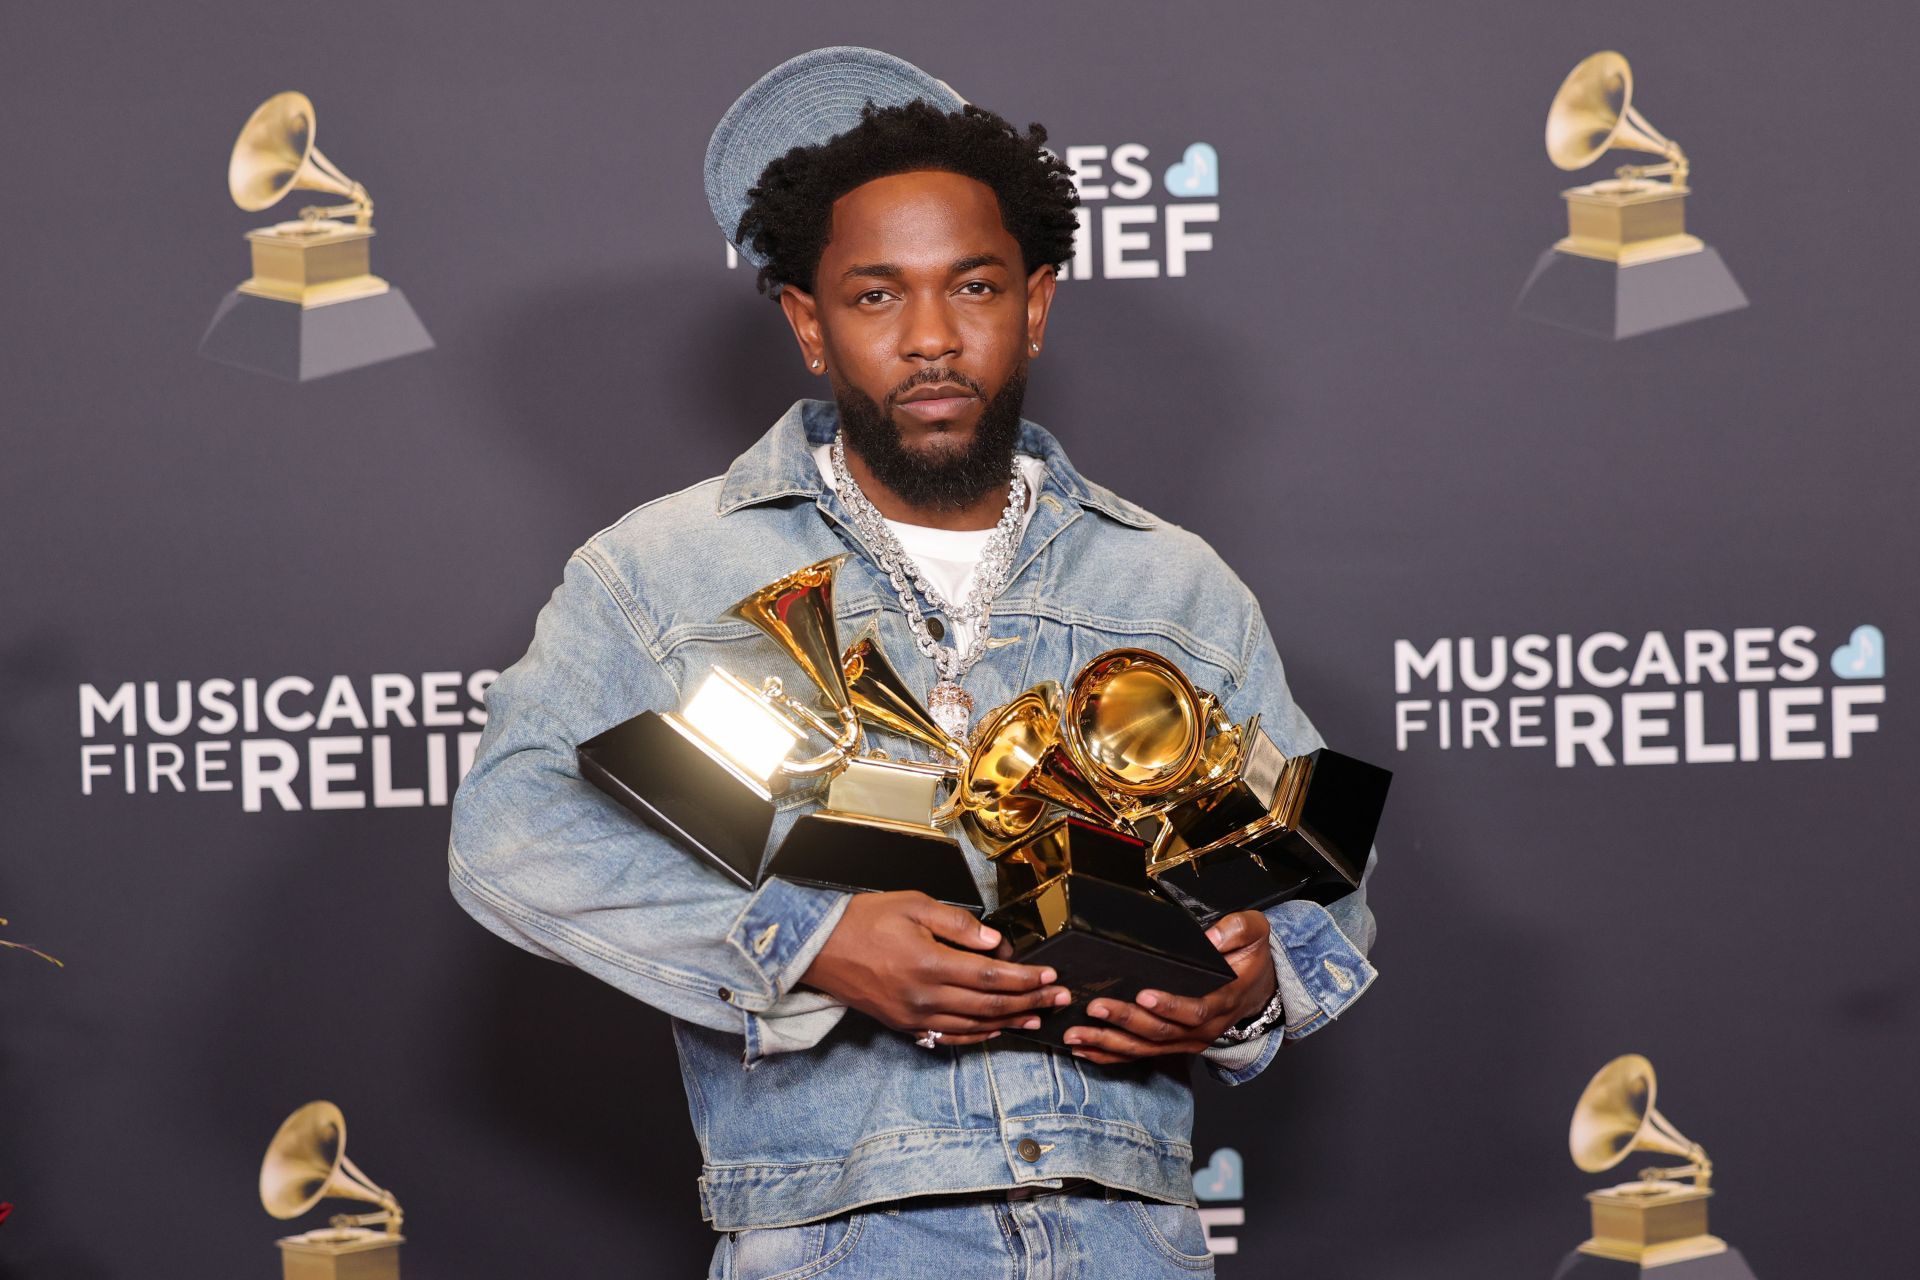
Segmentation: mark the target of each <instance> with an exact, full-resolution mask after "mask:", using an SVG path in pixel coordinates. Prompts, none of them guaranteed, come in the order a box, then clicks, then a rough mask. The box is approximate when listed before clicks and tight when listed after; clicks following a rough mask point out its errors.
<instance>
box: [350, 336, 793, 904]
mask: <svg viewBox="0 0 1920 1280" xmlns="http://www.w3.org/2000/svg"><path fill="white" fill-rule="evenodd" d="M340 305H342V306H345V305H346V304H345V303H342V304H340ZM579 761H580V776H582V777H583V778H585V779H586V780H587V781H589V782H591V783H593V785H594V786H596V787H599V788H600V789H601V790H602V791H604V792H606V793H607V794H608V795H610V796H612V797H613V798H614V799H615V800H617V801H619V802H620V803H621V804H622V805H623V806H625V807H626V808H627V809H629V810H631V811H632V812H633V813H634V814H635V815H636V816H637V817H639V818H640V819H641V820H642V821H644V822H646V823H647V825H649V826H651V827H653V828H654V829H656V830H658V831H659V832H661V833H662V834H663V835H666V836H669V837H671V838H673V839H674V840H677V841H679V842H680V844H682V845H684V846H685V847H686V848H688V849H690V850H692V851H693V852H694V853H696V854H698V855H699V856H700V857H702V858H703V859H705V860H706V861H707V862H708V863H710V864H712V865H713V867H714V868H715V869H717V870H719V871H720V872H722V873H723V874H725V875H726V876H727V877H728V878H730V879H732V880H734V881H736V882H737V883H739V884H742V885H745V886H746V887H747V888H749V889H750V888H752V887H753V886H754V884H755V883H756V882H758V880H759V878H760V860H761V858H763V857H764V856H766V851H767V838H768V836H769V835H771V834H772V832H773V801H772V800H769V799H764V798H762V797H761V796H759V795H756V794H754V792H753V790H752V789H751V788H750V787H749V786H748V784H747V783H745V782H743V781H741V780H740V779H739V778H738V777H736V776H735V775H734V774H733V773H732V772H730V771H729V770H728V769H727V767H726V766H725V765H723V764H721V763H720V762H719V761H718V760H715V759H714V758H713V757H712V756H710V755H708V754H707V753H706V752H705V751H703V750H701V749H700V748H699V747H697V746H695V745H694V743H693V741H692V740H691V739H689V738H688V737H687V736H686V735H685V734H683V733H681V732H680V731H679V730H678V729H675V728H674V727H673V726H672V725H671V724H669V723H667V721H666V718H665V717H663V716H661V715H660V714H659V713H657V712H653V711H642V712H641V713H640V714H639V715H637V716H635V717H634V718H633V719H631V720H626V721H622V722H621V723H620V724H617V725H615V726H613V728H611V729H608V730H607V731H606V732H605V733H602V734H599V735H597V736H595V737H592V738H589V739H587V741H585V742H583V743H581V744H580V749H579Z"/></svg>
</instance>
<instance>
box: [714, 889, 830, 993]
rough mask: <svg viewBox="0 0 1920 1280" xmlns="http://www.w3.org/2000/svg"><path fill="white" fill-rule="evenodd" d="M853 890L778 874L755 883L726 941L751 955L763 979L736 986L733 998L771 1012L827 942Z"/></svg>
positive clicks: (754, 969)
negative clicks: (754, 986) (753, 986)
mask: <svg viewBox="0 0 1920 1280" xmlns="http://www.w3.org/2000/svg"><path fill="white" fill-rule="evenodd" d="M852 896H853V895H851V894H849V893H845V892H842V891H839V890H835V889H814V888H809V887H808V886H806V885H799V884H794V883H792V882H790V881H787V880H781V879H778V878H777V877H776V878H772V879H769V880H767V881H765V882H764V883H763V884H761V886H760V887H759V888H758V889H755V890H754V891H753V894H752V895H751V896H750V897H748V899H747V905H746V906H745V907H744V908H742V909H741V912H740V915H739V917H738V918H737V919H736V920H734V922H733V928H732V929H730V930H728V932H727V941H728V942H730V943H732V944H733V946H734V947H735V948H737V949H738V950H739V952H740V954H741V955H743V956H745V957H746V959H747V965H748V967H749V968H750V969H751V970H752V972H753V973H755V974H756V975H757V976H758V977H759V979H760V990H758V991H736V992H734V993H733V994H732V997H731V998H732V1002H733V1004H734V1005H735V1006H736V1007H738V1008H740V1009H743V1010H745V1011H747V1012H748V1013H767V1012H769V1011H770V1010H771V1009H772V1008H773V1006H774V1004H775V1002H776V1001H778V1000H779V999H780V997H782V996H784V995H786V994H787V993H788V992H789V991H791V990H793V987H794V984H795V983H797V982H799V981H800V977H801V975H802V974H804V973H806V971H807V967H808V966H809V965H811V964H812V963H813V960H814V957H815V956H817V955H819V954H820V949H821V948H822V947H824V946H826V945H827V938H828V937H829V936H831V935H832V933H833V929H834V926H835V925H837V924H839V923H840V915H841V913H842V912H844V911H845V910H846V909H847V901H848V899H849V898H851V897H852Z"/></svg>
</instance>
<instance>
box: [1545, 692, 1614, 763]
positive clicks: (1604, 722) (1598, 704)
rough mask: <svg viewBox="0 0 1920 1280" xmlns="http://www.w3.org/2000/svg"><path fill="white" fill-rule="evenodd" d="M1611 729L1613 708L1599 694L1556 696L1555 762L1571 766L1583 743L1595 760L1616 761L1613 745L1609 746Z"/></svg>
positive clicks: (1554, 727)
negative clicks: (1608, 740) (1608, 738)
mask: <svg viewBox="0 0 1920 1280" xmlns="http://www.w3.org/2000/svg"><path fill="white" fill-rule="evenodd" d="M1582 717H1585V718H1584V719H1582ZM1611 732H1613V708H1612V707H1611V706H1609V705H1608V703H1607V700H1606V699H1605V698H1603V697H1601V696H1600V695H1599V694H1595V693H1568V694H1562V695H1561V696H1560V697H1558V698H1555V699H1554V700H1553V763H1554V764H1555V765H1557V766H1558V767H1560V768H1562V769H1571V768H1572V767H1573V766H1574V763H1575V760H1574V752H1575V750H1576V749H1577V748H1579V747H1585V748H1586V749H1587V754H1588V756H1590V757H1592V759H1593V762H1594V763H1595V764H1612V763H1613V749H1612V748H1611V747H1609V746H1607V735H1608V734H1609V733H1611Z"/></svg>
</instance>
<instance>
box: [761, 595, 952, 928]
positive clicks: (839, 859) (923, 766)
mask: <svg viewBox="0 0 1920 1280" xmlns="http://www.w3.org/2000/svg"><path fill="white" fill-rule="evenodd" d="M844 559H845V557H836V558H834V559H833V560H830V561H824V562H822V564H820V565H813V566H809V567H808V568H807V569H804V570H801V575H818V574H820V573H822V572H824V576H825V578H826V581H825V582H824V583H823V584H821V585H820V587H819V589H820V590H826V589H827V588H829V587H830V586H831V579H832V576H833V574H834V573H835V572H836V571H837V570H838V569H839V567H840V564H841V563H842V562H843V561H844ZM763 596H764V593H756V594H755V596H753V597H749V599H748V600H747V601H746V602H743V604H742V605H741V606H739V607H737V608H736V609H735V611H734V612H735V614H736V616H742V617H746V618H747V619H748V620H749V621H752V622H754V623H755V624H756V625H758V626H760V627H761V629H762V630H764V631H767V632H768V634H770V635H772V636H774V638H775V640H776V641H777V642H779V643H780V644H781V645H782V647H784V648H786V649H787V650H788V652H789V654H790V655H791V656H793V658H794V659H795V661H796V662H798V663H799V664H800V666H801V669H802V670H805V671H806V672H807V673H808V675H809V676H812V675H813V674H814V673H815V672H816V671H824V670H825V664H826V663H827V656H828V654H830V653H832V649H831V646H832V645H833V644H835V643H837V633H836V631H835V629H834V624H833V614H832V611H831V607H830V603H829V608H828V610H827V611H826V613H825V614H824V616H823V620H822V621H821V622H820V624H819V625H817V626H813V627H799V626H792V625H787V624H788V621H789V620H790V619H791V617H792V610H791V609H790V608H788V607H787V606H786V605H785V603H784V601H783V600H781V599H780V598H778V597H775V598H773V599H765V598H763ZM828 599H829V602H830V597H828ZM831 666H832V672H833V675H834V676H837V677H838V679H830V678H822V679H818V680H816V683H817V684H818V685H819V687H820V690H821V694H822V696H823V697H824V698H825V700H826V701H827V703H828V705H829V706H831V707H833V709H834V710H835V711H836V713H838V714H840V715H841V716H843V717H844V716H847V715H852V716H853V717H854V718H855V721H856V723H864V724H871V725H874V726H876V727H878V728H883V729H887V730H889V731H891V732H894V733H898V734H901V735H902V736H903V737H906V738H908V739H909V740H911V741H913V742H916V743H919V744H921V745H924V746H930V747H933V748H934V749H935V750H936V751H937V752H939V754H940V759H938V760H937V761H935V762H933V763H921V762H920V761H917V760H906V759H896V758H893V757H891V756H889V755H888V754H887V753H886V752H884V751H879V750H874V749H871V748H868V749H864V750H861V751H860V752H859V753H858V754H855V755H852V756H851V757H850V758H848V759H846V760H845V761H844V763H843V764H842V765H841V766H840V767H839V768H837V769H836V770H835V771H834V773H833V775H832V779H831V780H830V781H829V782H828V783H827V794H826V802H825V804H824V805H823V806H822V807H821V808H819V809H817V810H815V811H814V812H812V813H807V814H802V815H801V816H800V817H799V818H798V819H796V820H795V821H794V824H793V826H792V828H790V829H789V830H788V832H787V834H786V836H785V837H784V838H783V839H782V840H781V842H780V847H779V848H777V849H775V850H774V852H773V857H772V858H771V859H769V860H768V862H767V870H766V874H767V875H770V876H780V877H782V878H783V879H787V880H793V881H797V882H798V883H800V884H809V885H816V886H820V887H822V888H828V889H850V890H854V891H856V892H883V893H884V892H894V891H899V890H906V889H913V890H918V891H919V892H921V893H924V894H927V895H928V896H929V897H933V898H937V899H939V900H940V901H942V902H947V903H951V904H953V905H954V906H957V907H962V908H965V909H966V910H969V911H980V910H982V909H984V905H985V904H984V903H982V901H981V899H980V890H979V887H978V886H977V885H976V884H975V883H974V879H973V872H972V871H971V869H969V867H968V865H967V858H966V854H965V853H964V852H963V851H962V850H961V848H960V845H959V842H958V841H956V840H955V839H954V838H953V836H952V835H950V834H949V833H948V832H947V831H946V830H944V829H943V824H944V823H946V822H947V821H948V820H950V818H951V812H950V809H949V807H948V806H945V805H943V804H942V803H941V791H942V790H943V789H944V788H945V787H946V786H947V785H948V784H949V783H950V782H952V781H953V779H954V777H955V775H956V774H957V773H958V771H959V765H958V763H957V759H958V758H964V756H965V754H966V748H965V746H964V745H962V744H961V743H960V742H958V741H957V740H955V739H953V738H952V737H951V736H949V735H948V734H947V733H946V731H945V730H943V729H941V728H940V726H939V725H938V724H937V723H935V721H934V719H933V717H932V716H931V715H930V714H929V713H928V712H927V709H926V708H925V707H924V706H922V705H921V703H920V700H919V699H918V698H916V697H915V696H914V694H913V692H912V690H910V689H909V688H908V687H907V684H906V682H905V681H904V680H902V679H901V678H900V674H899V672H897V671H896V670H894V667H893V664H892V663H891V662H889V661H888V660H887V656H886V653H885V652H884V651H883V650H882V649H881V648H880V638H879V634H878V631H877V629H872V628H870V629H869V631H868V633H867V634H866V635H863V636H862V637H861V638H860V639H859V640H857V641H855V642H854V643H853V645H852V646H851V647H850V648H848V649H847V651H846V652H845V653H844V654H839V655H835V656H834V658H833V660H832V664H831Z"/></svg>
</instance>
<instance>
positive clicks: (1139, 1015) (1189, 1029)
mask: <svg viewBox="0 0 1920 1280" xmlns="http://www.w3.org/2000/svg"><path fill="white" fill-rule="evenodd" d="M1143 994H1144V993H1143ZM1087 1016H1088V1017H1091V1018H1098V1019H1100V1020H1101V1021H1103V1022H1106V1023H1107V1024H1108V1025H1110V1026H1114V1027H1118V1028H1120V1029H1121V1030H1122V1031H1126V1032H1128V1033H1130V1034H1132V1035H1134V1036H1136V1037H1138V1038H1139V1039H1142V1040H1153V1041H1156V1042H1161V1043H1164V1042H1167V1041H1172V1040H1191V1039H1193V1038H1194V1036H1195V1035H1197V1034H1198V1033H1197V1032H1196V1031H1195V1030H1194V1028H1193V1026H1192V1025H1187V1024H1183V1023H1180V1022H1175V1021H1171V1020H1169V1019H1167V1018H1164V1017H1162V1016H1160V1015H1159V1014H1158V1013H1155V1012H1150V1011H1149V1010H1147V1009H1143V1008H1141V1007H1140V1006H1139V1005H1137V1004H1129V1003H1128V1002H1127V1001H1125V1000H1095V1001H1094V1002H1093V1003H1092V1004H1089V1005H1088V1006H1087ZM1068 1035H1069V1036H1071V1035H1072V1033H1071V1032H1069V1033H1068Z"/></svg>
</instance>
